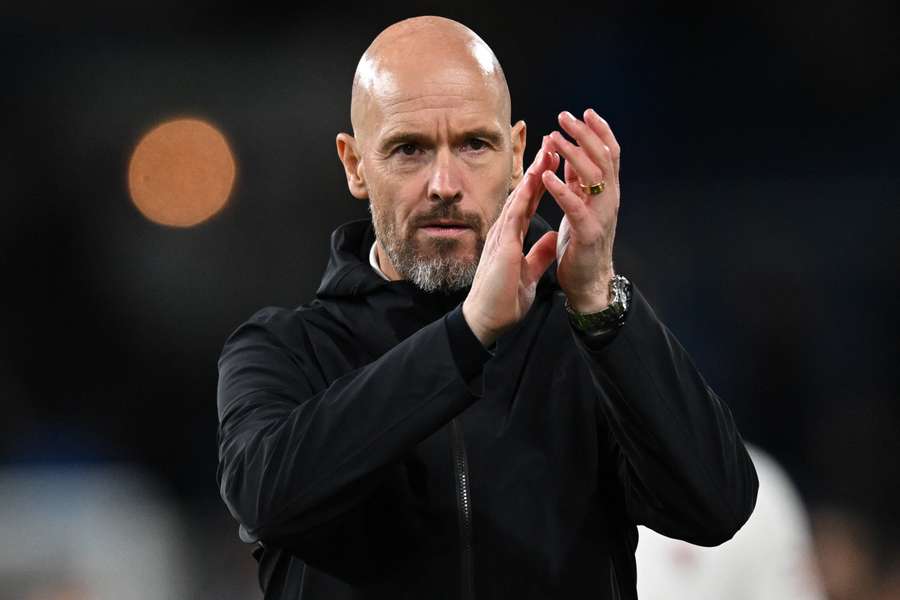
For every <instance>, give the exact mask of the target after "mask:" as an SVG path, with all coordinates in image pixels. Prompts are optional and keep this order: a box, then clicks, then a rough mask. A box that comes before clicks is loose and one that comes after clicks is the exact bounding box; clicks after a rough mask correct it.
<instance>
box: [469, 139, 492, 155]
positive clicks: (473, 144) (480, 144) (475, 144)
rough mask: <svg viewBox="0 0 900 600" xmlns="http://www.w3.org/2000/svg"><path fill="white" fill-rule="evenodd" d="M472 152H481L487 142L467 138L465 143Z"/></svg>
mask: <svg viewBox="0 0 900 600" xmlns="http://www.w3.org/2000/svg"><path fill="white" fill-rule="evenodd" d="M466 143H467V144H468V145H469V147H470V148H471V149H472V150H475V151H476V152H477V151H478V150H482V149H483V148H487V142H485V141H484V140H481V139H478V138H469V141H468V142H466Z"/></svg>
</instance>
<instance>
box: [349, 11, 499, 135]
mask: <svg viewBox="0 0 900 600" xmlns="http://www.w3.org/2000/svg"><path fill="white" fill-rule="evenodd" d="M442 82H443V83H448V82H449V83H451V84H453V83H455V84H456V85H457V86H459V87H460V88H463V87H466V86H468V87H471V86H473V85H475V86H483V87H484V88H485V91H486V92H487V93H488V94H489V95H490V96H491V97H492V99H493V101H494V102H495V103H496V108H497V111H498V117H499V119H500V121H501V122H502V123H505V124H506V125H507V126H508V125H509V122H510V110H511V108H510V104H511V103H510V97H509V88H508V87H507V84H506V77H505V76H504V74H503V69H502V68H501V67H500V63H499V62H498V61H497V57H496V56H495V55H494V52H493V51H492V50H491V48H490V47H489V46H488V45H487V44H486V43H485V42H484V41H483V40H482V39H481V38H480V37H478V35H477V34H476V33H475V32H474V31H472V30H471V29H469V28H468V27H466V26H465V25H463V24H461V23H458V22H456V21H453V20H450V19H445V18H443V17H432V16H425V17H415V18H412V19H406V20H404V21H400V22H398V23H394V24H393V25H391V26H390V27H388V28H387V29H385V30H384V31H382V32H381V33H380V34H379V35H378V37H376V38H375V40H374V41H373V42H372V43H371V44H370V45H369V47H368V49H367V50H366V51H365V53H364V54H363V56H362V58H361V59H360V61H359V65H358V66H357V68H356V74H355V76H354V78H353V93H352V99H351V106H350V118H351V121H352V124H353V131H354V135H355V136H356V137H357V139H360V140H362V139H364V138H365V137H366V136H367V134H368V133H370V131H371V129H372V127H373V124H374V123H373V121H377V120H378V117H379V116H380V115H381V114H382V112H383V109H384V107H385V106H386V105H396V104H397V103H401V102H403V101H404V98H405V96H407V95H408V94H409V92H410V90H411V89H413V88H418V89H419V90H421V87H420V86H422V85H423V84H424V85H426V86H427V85H428V84H430V83H442ZM426 93H427V92H426Z"/></svg>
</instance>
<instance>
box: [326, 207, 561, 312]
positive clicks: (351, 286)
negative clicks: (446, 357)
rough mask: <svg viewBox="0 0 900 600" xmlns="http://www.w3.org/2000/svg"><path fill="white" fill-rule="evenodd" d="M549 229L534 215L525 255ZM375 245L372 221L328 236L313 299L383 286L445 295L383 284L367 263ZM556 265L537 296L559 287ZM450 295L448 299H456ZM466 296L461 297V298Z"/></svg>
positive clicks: (406, 285) (358, 293)
mask: <svg viewBox="0 0 900 600" xmlns="http://www.w3.org/2000/svg"><path fill="white" fill-rule="evenodd" d="M551 229H552V227H550V225H549V224H548V223H547V222H546V221H545V220H544V219H543V218H541V217H540V216H539V215H537V214H535V215H534V217H532V219H531V223H530V224H529V226H528V232H527V233H526V234H525V242H524V244H523V246H524V251H525V253H526V254H527V253H528V250H529V249H530V248H531V246H532V245H533V244H534V243H535V242H536V241H537V240H538V239H540V237H541V236H542V235H544V233H546V232H547V231H550V230H551ZM373 243H375V229H374V227H373V225H372V220H371V218H368V219H359V220H356V221H350V222H348V223H344V224H343V225H341V226H340V227H338V228H337V229H335V231H334V232H333V233H332V234H331V255H330V257H329V259H328V266H327V267H326V268H325V273H324V275H323V276H322V281H321V283H320V284H319V289H318V290H317V291H316V297H317V298H319V299H320V300H326V299H332V300H337V299H346V300H350V299H352V298H360V297H362V296H366V295H369V294H373V293H376V292H377V291H378V290H380V289H382V288H385V287H399V288H403V289H405V290H408V291H409V293H411V294H413V295H425V296H446V294H443V293H441V292H433V293H426V292H422V291H421V290H419V289H418V288H416V287H415V286H414V285H413V284H412V283H410V282H408V281H385V280H384V279H383V278H382V277H381V276H380V275H379V274H378V273H376V272H375V271H374V270H373V269H372V265H370V264H369V250H370V249H371V247H372V244H373ZM558 287H559V286H558V284H557V280H556V262H555V261H554V262H553V264H552V265H550V267H549V268H548V269H547V271H546V272H545V273H544V275H543V276H541V279H540V281H539V282H538V291H537V294H538V295H541V294H543V293H547V292H551V291H552V290H553V289H555V288H558ZM461 291H462V290H461ZM458 294H459V292H457V293H456V294H451V295H450V296H457V295H458ZM464 297H465V293H463V294H462V298H464Z"/></svg>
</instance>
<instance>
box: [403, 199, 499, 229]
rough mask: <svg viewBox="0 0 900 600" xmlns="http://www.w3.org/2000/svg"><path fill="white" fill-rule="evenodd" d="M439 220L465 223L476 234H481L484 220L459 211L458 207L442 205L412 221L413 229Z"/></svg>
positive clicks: (472, 214) (476, 215)
mask: <svg viewBox="0 0 900 600" xmlns="http://www.w3.org/2000/svg"><path fill="white" fill-rule="evenodd" d="M437 220H450V221H456V222H459V223H465V224H466V226H467V227H470V228H472V229H473V230H474V231H475V232H476V233H480V232H481V227H482V224H483V223H482V219H481V216H479V215H478V214H476V213H468V212H463V211H461V210H459V208H458V207H456V205H441V206H438V207H436V208H435V209H434V210H431V211H429V212H427V213H423V214H421V215H418V216H416V217H413V218H412V219H411V220H410V226H411V229H417V228H419V227H422V226H423V225H427V224H428V223H431V222H434V221H437Z"/></svg>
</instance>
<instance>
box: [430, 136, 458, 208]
mask: <svg viewBox="0 0 900 600" xmlns="http://www.w3.org/2000/svg"><path fill="white" fill-rule="evenodd" d="M456 161H457V159H456V158H455V157H454V156H453V153H452V152H451V151H450V150H449V149H447V148H441V149H440V150H438V152H437V154H436V156H435V159H434V163H433V165H432V170H431V176H430V177H429V179H428V199H429V200H431V201H432V202H437V203H440V204H454V203H457V202H459V201H460V200H461V199H462V173H461V172H460V169H459V165H457V164H456Z"/></svg>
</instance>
